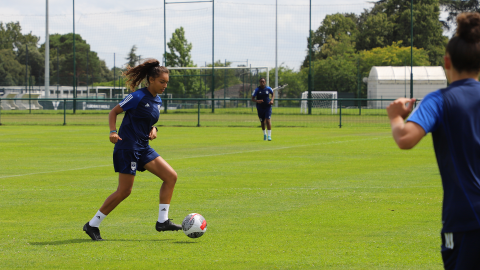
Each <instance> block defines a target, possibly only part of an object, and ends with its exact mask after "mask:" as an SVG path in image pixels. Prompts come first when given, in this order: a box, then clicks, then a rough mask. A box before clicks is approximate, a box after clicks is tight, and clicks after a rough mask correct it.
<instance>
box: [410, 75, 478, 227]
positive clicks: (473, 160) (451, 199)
mask: <svg viewBox="0 0 480 270" xmlns="http://www.w3.org/2000/svg"><path fill="white" fill-rule="evenodd" d="M407 121H412V122H415V123H417V124H418V125H420V126H421V127H422V128H423V129H424V130H425V134H426V133H428V132H432V138H433V146H434V148H435V155H436V157H437V163H438V167H439V170H440V175H441V176H442V184H443V190H444V195H443V196H444V197H443V210H442V222H443V229H442V232H464V231H471V230H477V229H480V83H479V82H478V81H476V80H474V79H465V80H460V81H455V82H453V83H452V84H450V85H449V86H448V87H447V88H445V89H440V90H437V91H435V92H432V93H430V94H428V95H427V96H425V98H424V99H423V100H422V102H421V103H420V104H419V106H417V108H416V109H415V110H414V111H413V112H412V115H411V116H410V117H409V118H408V120H407Z"/></svg>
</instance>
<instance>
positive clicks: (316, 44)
mask: <svg viewBox="0 0 480 270" xmlns="http://www.w3.org/2000/svg"><path fill="white" fill-rule="evenodd" d="M357 34H358V30H357V25H356V17H355V15H354V14H340V13H336V14H333V15H327V16H325V19H323V21H322V23H321V25H320V27H318V29H317V30H316V31H315V32H314V33H313V34H312V53H313V59H320V58H323V59H325V58H326V55H325V54H323V53H322V50H323V45H324V44H325V43H327V41H328V40H329V39H330V40H332V39H333V40H340V39H341V38H342V37H343V38H346V37H347V36H348V37H349V39H350V40H351V41H354V40H355V39H356V36H357ZM308 39H309V38H307V41H308ZM308 46H309V45H307V56H306V57H305V60H304V61H303V65H302V66H303V67H307V66H308V62H309V55H308V50H309V47H308ZM313 59H312V60H313Z"/></svg>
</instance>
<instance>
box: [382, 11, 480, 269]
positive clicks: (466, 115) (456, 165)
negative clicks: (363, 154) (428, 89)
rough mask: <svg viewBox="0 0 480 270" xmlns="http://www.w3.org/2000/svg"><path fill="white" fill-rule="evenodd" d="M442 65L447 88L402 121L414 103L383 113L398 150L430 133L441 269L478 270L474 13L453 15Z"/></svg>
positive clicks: (479, 165)
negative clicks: (438, 197)
mask: <svg viewBox="0 0 480 270" xmlns="http://www.w3.org/2000/svg"><path fill="white" fill-rule="evenodd" d="M444 61H445V73H446V75H447V79H448V81H449V82H450V85H449V86H448V87H447V88H445V89H440V90H437V91H435V92H432V93H430V94H428V95H427V96H425V98H424V99H423V100H422V102H421V103H420V105H419V106H418V107H417V108H416V109H415V110H414V111H413V113H412V115H411V116H410V117H409V118H408V119H407V122H406V123H405V122H404V119H405V118H406V117H407V116H408V114H409V113H410V111H411V109H412V107H413V103H414V102H415V99H406V98H400V99H397V100H395V101H394V102H392V103H391V104H390V105H389V106H388V107H387V112H388V117H389V118H390V123H391V128H392V134H393V138H394V139H395V142H396V143H397V145H398V146H399V147H400V148H402V149H410V148H412V147H414V146H415V145H416V144H417V143H418V142H419V141H420V140H421V139H422V138H423V137H424V136H425V135H426V134H427V133H429V132H431V133H432V138H433V146H434V149H435V154H436V157H437V163H438V167H439V170H440V175H441V177H442V184H443V190H444V197H443V210H442V223H443V228H442V232H441V237H442V258H443V263H444V267H445V269H480V256H479V254H480V83H479V82H478V76H479V73H480V14H479V13H463V14H460V15H459V16H458V17H457V32H456V35H455V36H454V37H453V38H452V39H450V41H449V42H448V45H447V49H446V55H445V56H444ZM407 103H408V106H407V105H406V104H407Z"/></svg>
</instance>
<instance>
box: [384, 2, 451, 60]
mask: <svg viewBox="0 0 480 270" xmlns="http://www.w3.org/2000/svg"><path fill="white" fill-rule="evenodd" d="M379 7H380V9H381V11H382V12H384V13H385V14H386V15H387V18H388V20H389V21H391V22H392V23H393V24H394V27H393V33H392V38H393V39H392V43H393V41H395V42H399V41H403V44H404V46H409V45H410V42H411V33H410V27H411V19H410V17H411V9H410V2H409V1H404V0H387V1H384V3H380V4H379ZM442 27H443V25H442V23H441V22H440V5H439V0H417V1H415V3H414V5H413V33H414V37H413V47H416V48H423V49H425V50H426V51H427V52H428V54H429V61H430V63H432V64H433V65H441V64H442V56H443V54H444V48H445V46H446V43H447V41H448V38H447V37H445V36H443V28H442ZM392 43H390V44H392Z"/></svg>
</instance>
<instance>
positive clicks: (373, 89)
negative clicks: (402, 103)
mask: <svg viewBox="0 0 480 270" xmlns="http://www.w3.org/2000/svg"><path fill="white" fill-rule="evenodd" d="M367 83H368V88H367V89H368V90H367V98H368V99H379V100H377V101H369V102H368V107H369V108H374V109H380V108H385V107H387V106H388V104H390V102H391V100H392V99H397V98H399V97H407V98H410V66H401V67H392V66H382V67H372V69H371V70H370V75H369V76H368V82H367ZM445 87H447V77H446V76H445V71H444V70H443V67H441V66H434V67H427V66H418V67H413V97H414V98H417V99H422V98H423V97H425V95H427V94H428V93H430V92H433V91H435V90H438V89H440V88H445ZM383 99H387V100H385V101H383Z"/></svg>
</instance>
